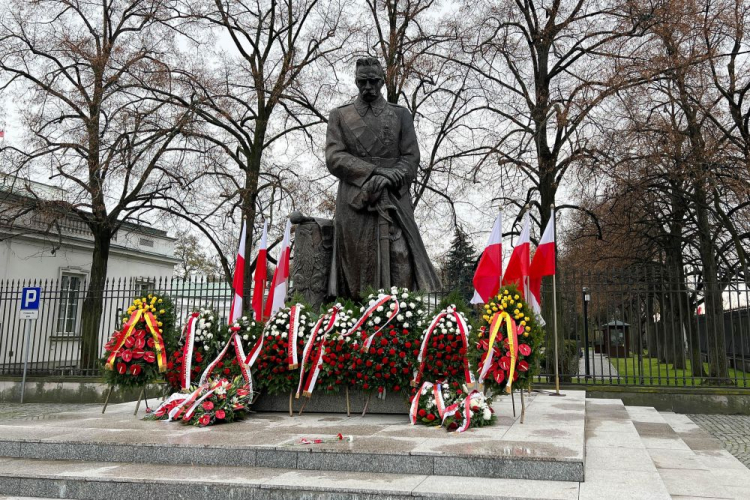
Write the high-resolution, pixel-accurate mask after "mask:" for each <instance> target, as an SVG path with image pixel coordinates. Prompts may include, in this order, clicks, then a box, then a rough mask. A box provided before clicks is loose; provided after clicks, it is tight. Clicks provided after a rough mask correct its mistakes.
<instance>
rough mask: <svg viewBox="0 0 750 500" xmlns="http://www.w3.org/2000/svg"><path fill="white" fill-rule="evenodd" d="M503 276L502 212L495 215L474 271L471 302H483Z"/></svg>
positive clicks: (497, 288) (495, 292)
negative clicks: (485, 244)
mask: <svg viewBox="0 0 750 500" xmlns="http://www.w3.org/2000/svg"><path fill="white" fill-rule="evenodd" d="M502 276H503V214H502V212H501V213H499V214H498V215H497V219H495V224H494V225H493V226H492V232H491V233H490V238H489V239H488V240H487V246H486V247H485V248H484V251H483V252H482V257H481V258H480V259H479V265H478V266H477V270H476V272H475V273H474V280H473V283H474V297H473V298H472V299H471V303H472V304H484V303H485V302H487V301H488V300H490V298H491V297H492V296H493V295H495V294H497V292H498V290H500V279H501V278H502Z"/></svg>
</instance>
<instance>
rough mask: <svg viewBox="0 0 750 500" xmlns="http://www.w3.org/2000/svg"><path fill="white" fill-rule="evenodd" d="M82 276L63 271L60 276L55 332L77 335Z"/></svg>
mask: <svg viewBox="0 0 750 500" xmlns="http://www.w3.org/2000/svg"><path fill="white" fill-rule="evenodd" d="M81 282H82V277H81V276H80V275H75V274H66V273H63V275H62V277H61V278H60V306H59V307H58V309H57V334H58V335H77V333H78V312H79V306H80V303H81Z"/></svg>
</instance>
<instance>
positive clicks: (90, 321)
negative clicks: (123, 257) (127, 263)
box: [81, 228, 112, 370]
mask: <svg viewBox="0 0 750 500" xmlns="http://www.w3.org/2000/svg"><path fill="white" fill-rule="evenodd" d="M111 237H112V232H111V230H110V229H109V228H99V229H98V230H96V231H94V252H93V255H92V257H91V276H90V278H89V286H88V288H87V290H86V298H85V299H84V300H83V310H82V311H81V369H82V370H96V369H97V367H98V366H97V365H98V359H99V357H100V355H101V353H100V352H99V331H100V325H101V319H102V310H103V309H104V285H105V282H106V280H107V262H108V260H109V246H110V240H111Z"/></svg>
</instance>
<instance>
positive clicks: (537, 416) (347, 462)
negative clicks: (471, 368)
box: [0, 391, 585, 482]
mask: <svg viewBox="0 0 750 500" xmlns="http://www.w3.org/2000/svg"><path fill="white" fill-rule="evenodd" d="M583 396H584V393H583V392H582V391H577V392H571V394H570V396H569V397H566V401H562V399H557V398H551V397H549V396H546V395H533V396H531V397H527V398H526V399H527V414H526V422H525V423H524V424H521V423H520V422H519V419H520V402H519V401H517V406H518V413H517V416H516V417H513V416H512V415H513V412H512V402H511V400H510V398H509V397H504V398H501V399H500V400H499V401H498V402H496V403H495V404H494V407H495V411H496V414H497V415H498V422H497V424H496V425H493V426H489V427H483V428H478V429H471V430H470V431H468V432H466V433H464V434H456V433H448V432H446V431H445V429H442V428H437V427H425V426H411V425H409V424H408V417H407V416H406V415H404V414H401V415H367V416H365V417H361V416H359V415H357V416H354V415H353V416H352V417H346V416H345V415H337V414H330V413H328V414H304V415H302V416H301V417H299V416H295V417H294V418H290V417H288V416H287V415H284V414H279V413H258V414H254V415H251V416H249V417H248V419H247V420H245V421H243V422H238V423H233V424H229V425H217V426H213V427H208V428H196V427H187V426H184V425H180V424H177V423H167V422H148V421H143V420H139V419H137V418H135V417H133V415H132V409H133V405H132V404H122V405H114V406H112V407H111V409H108V410H107V414H105V415H101V413H100V411H99V410H97V409H88V410H85V411H80V412H72V413H70V414H59V415H57V416H56V418H54V419H50V420H45V421H16V422H4V423H1V424H0V456H4V457H9V458H19V459H35V460H80V461H84V462H101V463H108V462H118V463H122V462H127V463H135V464H167V465H185V466H187V465H190V466H226V467H230V466H236V465H238V464H242V465H245V466H248V467H261V468H262V467H267V468H283V469H286V470H301V471H304V470H326V471H341V472H359V473H370V474H371V473H377V474H392V473H396V474H417V475H436V474H437V475H453V476H461V477H491V478H504V479H545V480H556V481H574V482H577V481H581V480H582V479H583V456H584V454H583V453H584V450H583V447H584V417H585V411H584V397H583ZM516 399H517V400H518V396H516ZM339 433H340V434H342V435H344V436H346V438H345V439H344V440H342V441H338V440H336V439H335V436H336V435H337V434H339ZM303 438H306V439H309V440H314V439H316V438H323V440H324V442H323V443H319V444H310V445H299V441H300V440H301V439H303ZM349 438H351V441H350V440H349Z"/></svg>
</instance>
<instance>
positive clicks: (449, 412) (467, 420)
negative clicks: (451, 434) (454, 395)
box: [443, 390, 479, 432]
mask: <svg viewBox="0 0 750 500" xmlns="http://www.w3.org/2000/svg"><path fill="white" fill-rule="evenodd" d="M474 394H479V391H476V390H474V391H471V392H470V393H469V394H468V395H467V396H466V398H464V400H463V401H461V402H459V403H453V404H452V405H450V406H449V407H448V408H446V409H445V413H444V414H443V423H445V420H446V419H447V418H448V417H452V416H453V415H455V414H456V413H458V410H459V408H460V407H461V405H463V406H464V420H463V422H462V423H461V425H460V426H459V427H458V429H456V432H464V431H465V430H466V429H468V428H469V427H470V426H471V397H472V396H473V395H474Z"/></svg>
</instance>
